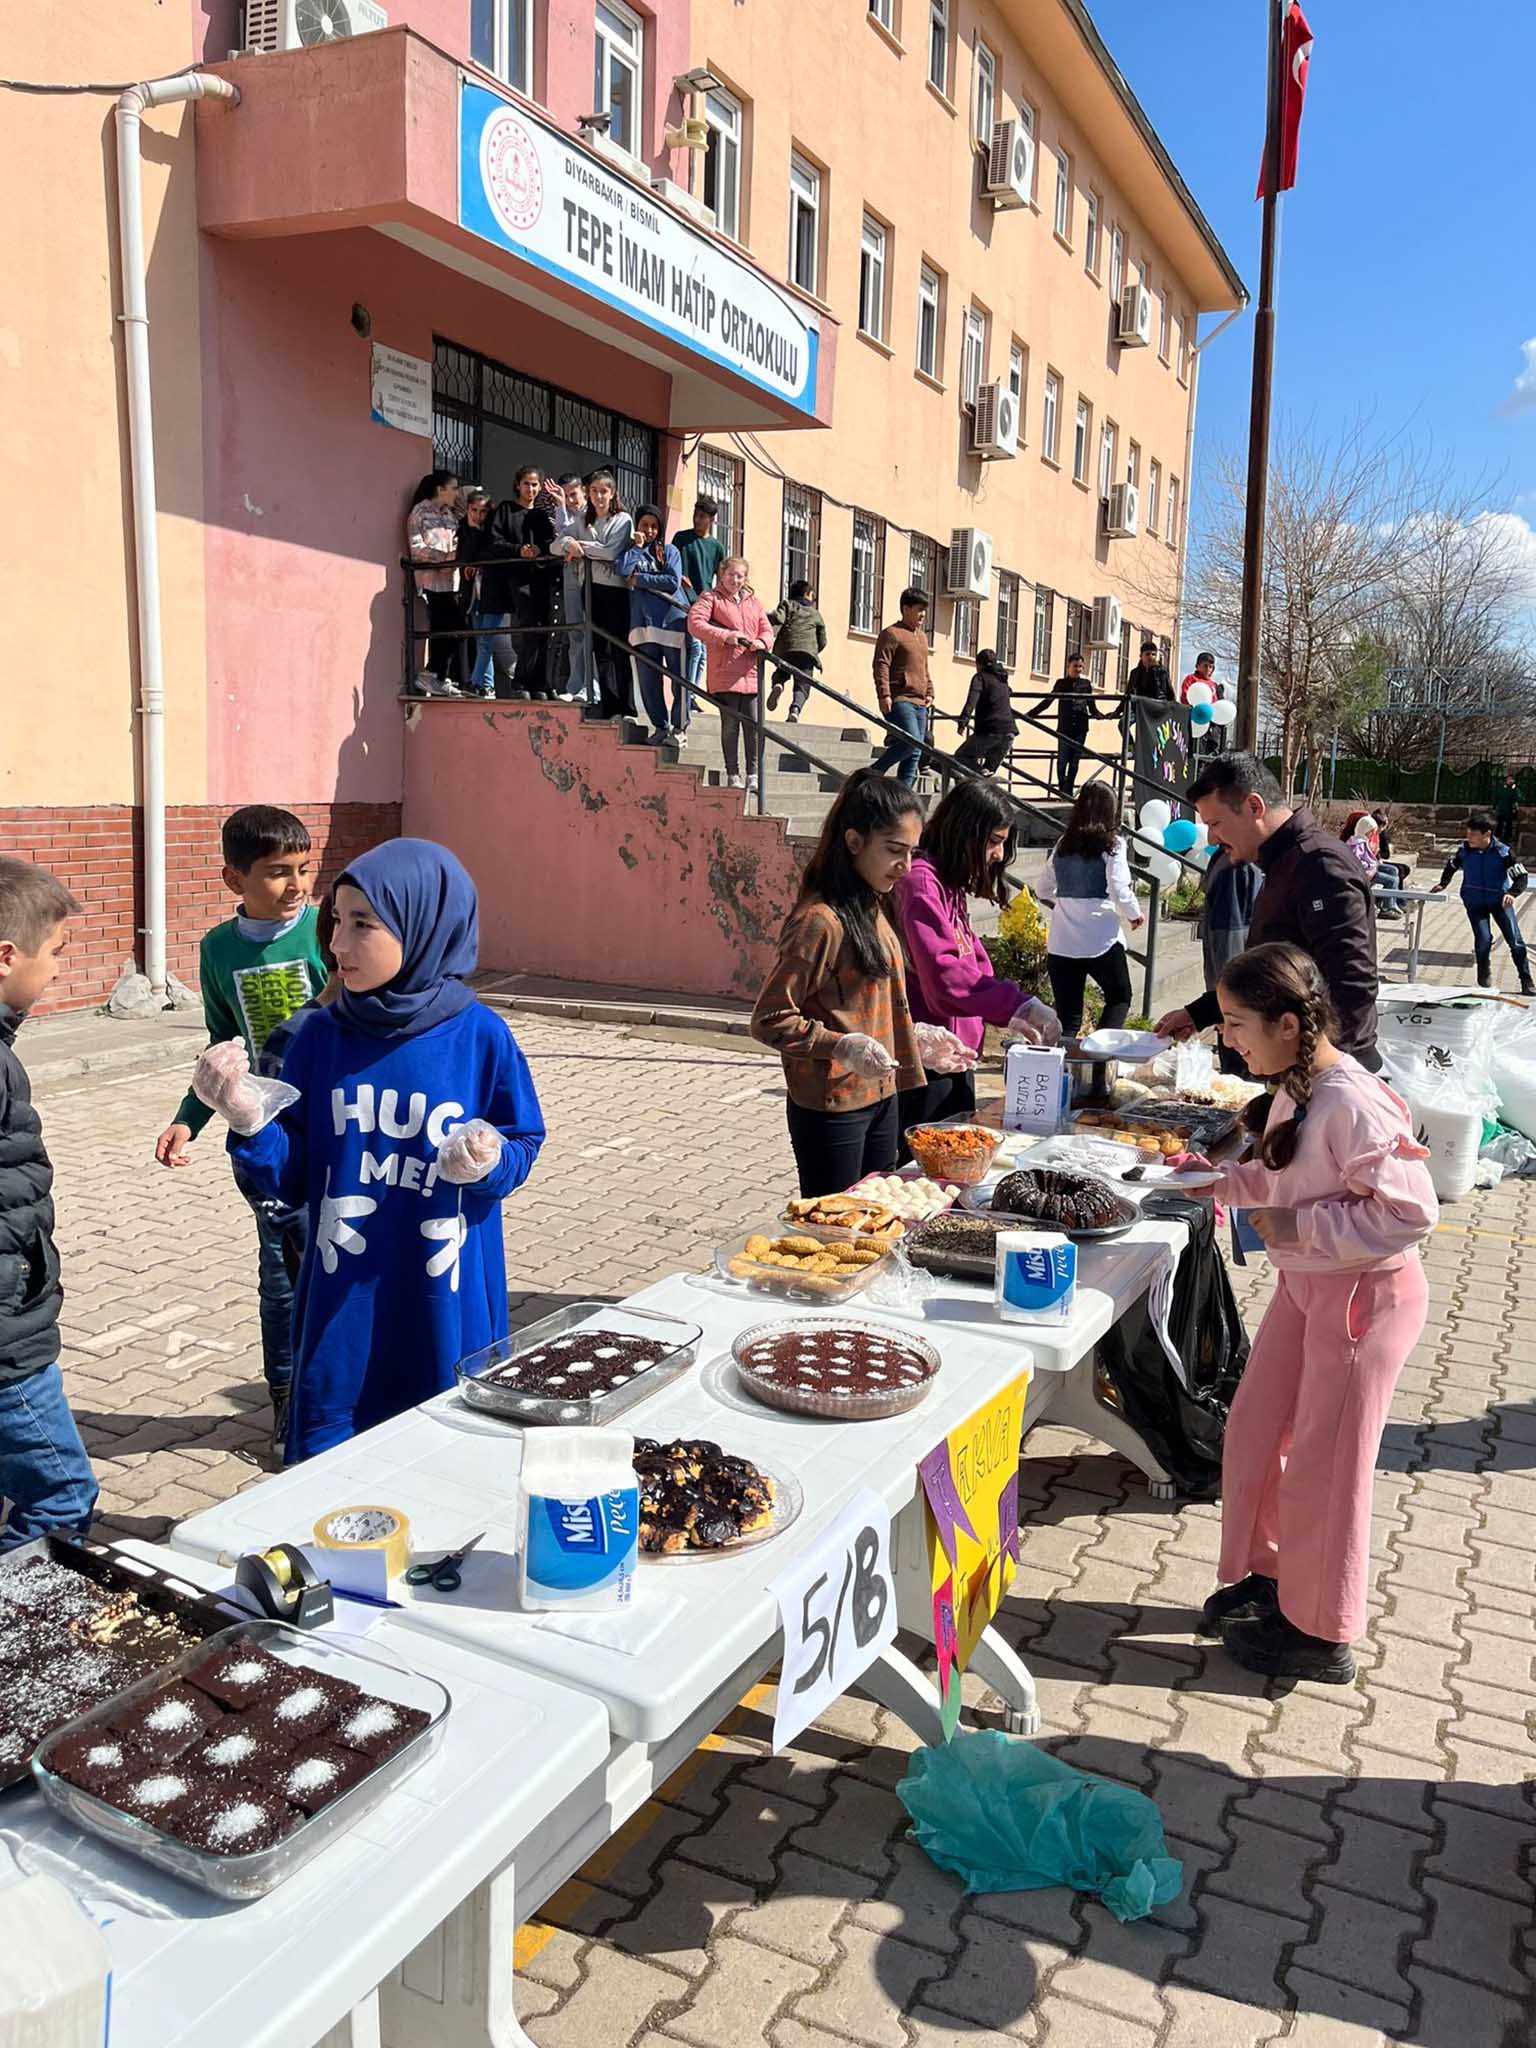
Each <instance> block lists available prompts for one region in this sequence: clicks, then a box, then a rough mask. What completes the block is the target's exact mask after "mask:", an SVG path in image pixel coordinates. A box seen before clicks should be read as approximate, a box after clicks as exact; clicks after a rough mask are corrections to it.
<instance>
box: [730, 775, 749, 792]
mask: <svg viewBox="0 0 1536 2048" xmlns="http://www.w3.org/2000/svg"><path fill="white" fill-rule="evenodd" d="M725 786H726V788H727V789H745V788H746V786H747V783H746V777H745V776H742V775H727V777H726V778H725Z"/></svg>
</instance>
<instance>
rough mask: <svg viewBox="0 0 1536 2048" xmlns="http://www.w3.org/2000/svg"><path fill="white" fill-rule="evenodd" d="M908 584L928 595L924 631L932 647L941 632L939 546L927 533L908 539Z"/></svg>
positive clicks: (917, 534)
mask: <svg viewBox="0 0 1536 2048" xmlns="http://www.w3.org/2000/svg"><path fill="white" fill-rule="evenodd" d="M945 560H946V562H947V560H948V557H947V555H946V557H945ZM907 584H908V587H909V588H910V589H912V590H926V591H927V593H928V616H927V618H926V619H925V620H924V621H923V631H924V632H925V633H926V634H927V635H928V645H929V646H930V647H931V646H932V645H933V643H934V640H935V638H936V637H937V634H938V630H939V544H938V542H937V541H936V540H930V539H929V538H928V536H927V534H925V533H914V534H912V535H911V536H910V537H909V538H908V541H907Z"/></svg>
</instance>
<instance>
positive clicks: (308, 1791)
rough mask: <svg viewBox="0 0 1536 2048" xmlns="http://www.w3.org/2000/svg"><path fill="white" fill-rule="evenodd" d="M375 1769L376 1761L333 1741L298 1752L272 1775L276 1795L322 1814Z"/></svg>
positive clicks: (303, 1808)
mask: <svg viewBox="0 0 1536 2048" xmlns="http://www.w3.org/2000/svg"><path fill="white" fill-rule="evenodd" d="M373 1768H374V1759H373V1758H372V1757H368V1756H363V1755H361V1754H360V1753H359V1752H358V1751H357V1750H355V1749H341V1748H338V1747H337V1745H336V1744H335V1743H333V1742H311V1743H307V1744H306V1745H305V1746H304V1748H302V1749H297V1750H295V1751H294V1753H293V1755H292V1756H290V1757H285V1758H284V1760H283V1762H282V1763H281V1764H280V1765H279V1766H278V1767H277V1769H276V1770H275V1771H274V1772H273V1773H272V1775H271V1777H270V1779H269V1781H268V1782H269V1783H270V1784H271V1786H272V1789H273V1791H274V1792H276V1793H278V1794H280V1796H281V1797H282V1798H284V1799H286V1800H287V1801H288V1802H289V1804H290V1805H292V1806H297V1807H299V1808H301V1809H302V1810H303V1811H304V1812H305V1813H318V1812H319V1811H320V1809H321V1807H322V1806H329V1805H330V1803H331V1801H332V1800H333V1799H339V1798H340V1797H341V1795H342V1793H343V1792H349V1791H350V1790H351V1789H352V1787H353V1786H354V1785H355V1784H356V1783H357V1782H358V1780H359V1779H360V1778H366V1777H367V1775H368V1773H369V1772H370V1771H371V1770H372V1769H373Z"/></svg>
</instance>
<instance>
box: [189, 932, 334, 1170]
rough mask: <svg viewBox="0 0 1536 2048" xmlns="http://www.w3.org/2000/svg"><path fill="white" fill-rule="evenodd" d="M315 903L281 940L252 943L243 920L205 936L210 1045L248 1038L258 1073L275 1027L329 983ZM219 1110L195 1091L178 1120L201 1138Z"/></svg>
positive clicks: (203, 981)
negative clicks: (261, 1055)
mask: <svg viewBox="0 0 1536 2048" xmlns="http://www.w3.org/2000/svg"><path fill="white" fill-rule="evenodd" d="M316 922H317V920H316V915H315V906H314V905H313V903H309V904H306V905H305V907H304V909H303V911H302V912H301V913H300V915H299V917H298V918H297V920H296V921H295V923H294V924H293V926H292V928H291V929H290V930H288V931H286V932H283V933H282V934H281V935H280V936H279V937H278V938H275V939H264V940H257V939H248V938H246V937H245V935H244V933H243V932H242V931H241V929H240V920H239V918H238V917H232V918H229V919H228V920H227V921H226V922H225V923H223V924H216V925H215V926H214V928H213V930H212V931H211V932H208V933H206V934H205V936H204V938H203V943H202V946H201V947H200V949H199V951H198V956H197V978H198V981H199V984H200V985H201V988H202V994H203V1014H204V1016H205V1017H206V1018H207V1020H208V1043H209V1044H210V1045H223V1044H224V1043H225V1042H226V1041H227V1040H228V1039H231V1038H243V1039H244V1040H245V1049H246V1051H247V1052H248V1053H249V1054H250V1059H251V1068H252V1071H253V1072H254V1071H255V1067H256V1058H257V1055H258V1053H259V1052H260V1051H261V1048H262V1047H263V1046H264V1045H265V1044H266V1042H267V1038H268V1036H269V1034H270V1033H271V1032H272V1031H273V1030H274V1028H275V1027H276V1026H277V1025H279V1024H282V1023H285V1022H286V1021H287V1019H288V1018H289V1017H291V1016H292V1015H293V1014H294V1012H295V1011H296V1010H302V1009H303V1007H304V1005H305V1004H306V1003H308V1002H312V1001H313V1000H314V998H315V997H316V996H317V995H319V993H320V991H321V989H323V988H324V987H325V984H326V981H327V979H328V976H327V973H326V967H325V962H324V961H323V960H322V959H321V958H320V941H319V938H318V937H317V935H316V929H315V928H316ZM212 1114H213V1111H212V1110H211V1109H207V1108H205V1107H204V1105H203V1104H202V1103H201V1102H199V1101H198V1099H197V1097H196V1096H195V1095H194V1094H193V1093H192V1091H191V1089H190V1088H189V1089H188V1090H187V1092H186V1094H185V1095H184V1096H183V1098H182V1103H181V1107H180V1109H178V1110H177V1112H176V1121H177V1123H179V1124H185V1125H186V1126H187V1128H188V1130H190V1131H191V1133H192V1135H193V1137H194V1138H195V1137H196V1136H197V1134H198V1132H199V1131H200V1130H201V1129H202V1128H203V1126H204V1125H205V1124H206V1123H207V1121H208V1119H209V1117H210V1116H212Z"/></svg>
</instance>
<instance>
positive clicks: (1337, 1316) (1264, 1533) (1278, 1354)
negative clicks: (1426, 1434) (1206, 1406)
mask: <svg viewBox="0 0 1536 2048" xmlns="http://www.w3.org/2000/svg"><path fill="white" fill-rule="evenodd" d="M1428 1307H1429V1283H1428V1281H1427V1280H1426V1279H1425V1277H1424V1268H1423V1265H1422V1264H1421V1262H1420V1261H1419V1260H1418V1259H1417V1258H1413V1257H1410V1258H1407V1259H1405V1260H1404V1261H1403V1263H1402V1264H1401V1265H1399V1266H1395V1267H1391V1268H1388V1269H1385V1270H1384V1269H1381V1268H1376V1269H1372V1268H1369V1267H1367V1268H1365V1269H1363V1270H1356V1271H1355V1272H1342V1273H1341V1272H1331V1273H1297V1272H1289V1271H1285V1270H1283V1269H1282V1270H1281V1272H1280V1273H1279V1276H1278V1278H1277V1281H1276V1285H1275V1292H1274V1298H1273V1299H1272V1300H1271V1302H1270V1304H1269V1307H1268V1309H1267V1310H1266V1311H1265V1314H1264V1320H1263V1322H1262V1323H1260V1325H1259V1333H1258V1335H1257V1336H1256V1337H1255V1338H1254V1340H1253V1350H1252V1353H1251V1355H1250V1357H1249V1360H1248V1366H1247V1370H1246V1371H1245V1372H1244V1374H1243V1377H1242V1381H1241V1383H1240V1385H1239V1386H1238V1390H1237V1393H1236V1396H1235V1397H1234V1399H1233V1402H1232V1411H1231V1413H1230V1415H1229V1416H1228V1417H1227V1433H1226V1441H1225V1444H1224V1447H1223V1450H1222V1458H1221V1566H1220V1572H1221V1578H1222V1581H1223V1583H1224V1584H1230V1583H1231V1582H1232V1581H1234V1580H1237V1579H1241V1578H1245V1577H1246V1576H1247V1574H1248V1573H1249V1572H1261V1573H1262V1574H1263V1575H1264V1577H1265V1578H1270V1579H1278V1581H1279V1584H1280V1611H1281V1613H1282V1614H1283V1615H1284V1616H1285V1618H1286V1620H1287V1621H1289V1622H1290V1623H1291V1624H1292V1625H1293V1626H1294V1627H1296V1628H1299V1629H1303V1630H1305V1632H1306V1633H1307V1634H1308V1635H1311V1636H1322V1637H1323V1638H1324V1639H1325V1640H1326V1641H1328V1642H1331V1643H1347V1642H1351V1641H1353V1640H1354V1639H1355V1637H1357V1636H1359V1635H1360V1634H1362V1632H1363V1631H1364V1628H1365V1618H1366V1608H1365V1598H1366V1587H1367V1581H1368V1572H1369V1565H1370V1555H1371V1483H1372V1480H1373V1478H1374V1476H1375V1471H1376V1456H1377V1453H1378V1451H1379V1450H1380V1448H1381V1433H1382V1430H1383V1429H1384V1428H1385V1427H1386V1421H1387V1411H1388V1409H1389V1407H1390V1406H1391V1402H1392V1390H1393V1388H1394V1387H1395V1386H1396V1384H1397V1377H1398V1374H1399V1373H1400V1372H1401V1371H1402V1369H1403V1367H1404V1365H1405V1364H1406V1363H1407V1360H1408V1354H1409V1352H1410V1351H1412V1349H1413V1347H1414V1345H1415V1344H1416V1343H1417V1342H1418V1340H1419V1335H1420V1333H1421V1332H1422V1330H1423V1328H1424V1320H1425V1316H1426V1314H1427V1312H1428Z"/></svg>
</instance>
